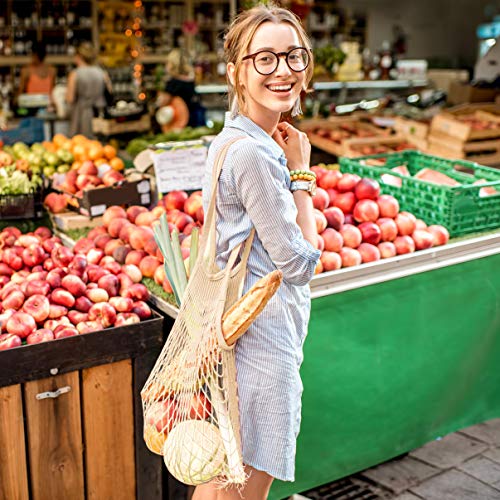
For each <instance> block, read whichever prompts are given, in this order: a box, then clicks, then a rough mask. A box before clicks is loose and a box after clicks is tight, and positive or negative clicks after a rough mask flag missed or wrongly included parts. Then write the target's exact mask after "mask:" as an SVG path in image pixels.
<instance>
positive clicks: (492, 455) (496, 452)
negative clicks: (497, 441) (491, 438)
mask: <svg viewBox="0 0 500 500" xmlns="http://www.w3.org/2000/svg"><path fill="white" fill-rule="evenodd" d="M483 456H485V457H488V458H489V459H490V460H493V461H494V462H498V463H499V464H500V448H491V449H490V450H488V451H485V452H484V453H483Z"/></svg>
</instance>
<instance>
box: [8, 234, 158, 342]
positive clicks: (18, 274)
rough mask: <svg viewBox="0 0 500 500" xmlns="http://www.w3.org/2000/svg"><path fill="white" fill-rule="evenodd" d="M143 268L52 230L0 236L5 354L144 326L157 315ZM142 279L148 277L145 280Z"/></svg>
mask: <svg viewBox="0 0 500 500" xmlns="http://www.w3.org/2000/svg"><path fill="white" fill-rule="evenodd" d="M138 275H140V271H139V269H137V268H136V267H135V266H122V265H121V264H119V263H118V262H116V261H115V259H114V258H113V257H111V256H107V255H105V253H104V251H103V250H102V249H100V248H97V247H96V246H95V245H93V244H92V245H88V244H86V242H85V241H84V242H83V243H82V244H78V243H77V244H76V245H75V248H74V249H73V250H70V249H69V248H66V247H65V246H63V245H62V242H61V240H60V239H59V238H58V237H56V236H54V235H53V234H52V232H51V231H50V229H48V228H46V227H39V228H37V229H36V230H35V231H34V232H32V233H27V234H21V232H20V231H19V229H17V228H14V227H7V228H5V229H4V230H3V231H2V232H1V233H0V350H5V349H9V348H12V347H18V346H20V345H21V344H22V343H23V342H26V343H27V344H35V343H39V342H45V341H49V340H53V339H60V338H64V337H71V336H74V335H80V334H85V333H90V332H94V331H98V330H102V329H103V328H109V327H112V326H122V325H129V324H134V323H139V322H140V321H141V320H143V319H147V318H149V317H150V316H151V309H150V308H149V306H148V304H147V303H146V301H147V300H148V299H149V291H148V290H147V288H146V287H145V286H144V285H143V284H141V283H139V281H140V277H138ZM141 277H142V276H141Z"/></svg>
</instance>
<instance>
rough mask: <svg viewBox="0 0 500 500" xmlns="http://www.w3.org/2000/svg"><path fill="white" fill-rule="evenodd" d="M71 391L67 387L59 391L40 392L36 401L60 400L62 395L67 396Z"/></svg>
mask: <svg viewBox="0 0 500 500" xmlns="http://www.w3.org/2000/svg"><path fill="white" fill-rule="evenodd" d="M69 391H71V387H70V386H69V385H67V386H66V387H61V388H60V389H57V391H53V392H50V391H49V392H40V393H39V394H37V395H36V399H38V400H41V399H47V398H58V397H59V396H60V395H61V394H66V393H67V392H69Z"/></svg>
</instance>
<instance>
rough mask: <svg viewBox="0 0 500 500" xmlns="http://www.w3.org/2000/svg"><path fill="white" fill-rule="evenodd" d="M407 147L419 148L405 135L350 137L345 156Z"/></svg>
mask: <svg viewBox="0 0 500 500" xmlns="http://www.w3.org/2000/svg"><path fill="white" fill-rule="evenodd" d="M406 149H418V147H417V146H416V145H415V144H412V143H411V142H409V141H408V140H407V139H406V138H405V137H404V136H398V135H394V136H391V137H376V138H371V139H370V138H369V139H348V140H346V141H345V142H344V156H348V157H351V158H353V157H357V156H366V155H376V154H386V153H395V152H398V151H405V150H406Z"/></svg>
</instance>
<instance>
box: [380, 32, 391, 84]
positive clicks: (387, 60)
mask: <svg viewBox="0 0 500 500" xmlns="http://www.w3.org/2000/svg"><path fill="white" fill-rule="evenodd" d="M379 64H380V79H381V80H389V78H390V72H391V69H392V68H393V66H394V57H393V56H392V51H391V44H390V42H389V41H388V40H384V41H383V42H382V48H381V50H380V63H379Z"/></svg>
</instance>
